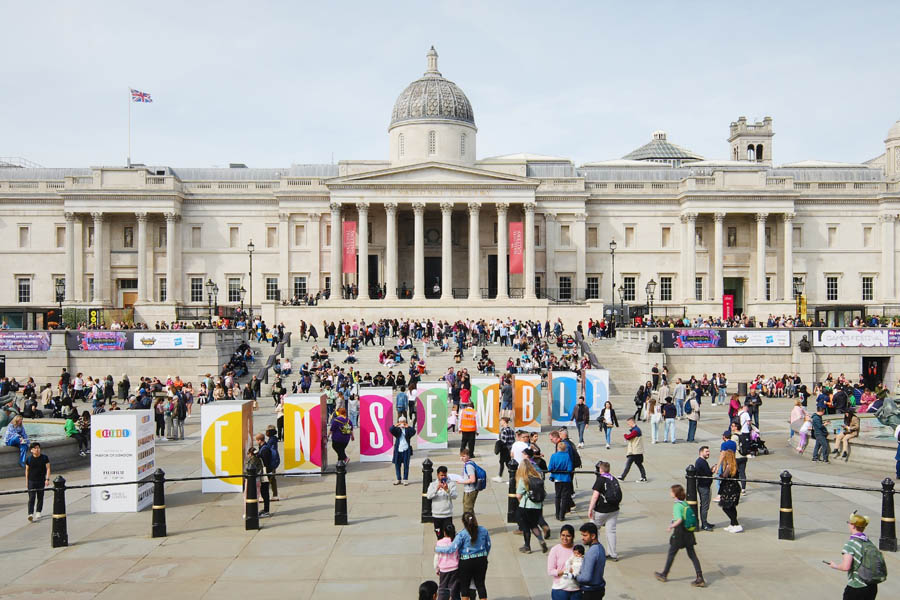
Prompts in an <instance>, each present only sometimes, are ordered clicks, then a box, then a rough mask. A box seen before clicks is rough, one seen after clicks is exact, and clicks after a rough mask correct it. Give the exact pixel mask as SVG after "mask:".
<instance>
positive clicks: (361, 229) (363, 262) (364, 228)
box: [356, 202, 369, 301]
mask: <svg viewBox="0 0 900 600" xmlns="http://www.w3.org/2000/svg"><path fill="white" fill-rule="evenodd" d="M356 210H357V212H358V214H359V226H358V227H357V234H358V235H357V236H356V240H357V244H356V247H357V248H358V250H357V256H358V257H359V258H358V259H357V261H356V262H357V267H356V285H357V287H359V299H360V300H363V301H365V300H368V299H369V203H368V202H357V203H356Z"/></svg>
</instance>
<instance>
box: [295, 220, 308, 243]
mask: <svg viewBox="0 0 900 600" xmlns="http://www.w3.org/2000/svg"><path fill="white" fill-rule="evenodd" d="M294 245H295V246H300V247H303V246H306V225H294Z"/></svg>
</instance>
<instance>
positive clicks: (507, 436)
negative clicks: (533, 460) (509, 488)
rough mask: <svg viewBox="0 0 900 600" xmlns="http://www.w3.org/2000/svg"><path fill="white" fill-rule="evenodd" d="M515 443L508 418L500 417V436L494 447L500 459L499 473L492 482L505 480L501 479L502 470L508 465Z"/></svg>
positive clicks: (514, 434)
mask: <svg viewBox="0 0 900 600" xmlns="http://www.w3.org/2000/svg"><path fill="white" fill-rule="evenodd" d="M515 441H516V433H515V432H514V431H513V429H512V427H510V426H509V418H507V417H502V418H501V419H500V434H499V436H498V439H497V442H496V444H495V447H496V449H497V451H498V452H497V454H498V456H499V457H500V472H499V473H498V474H497V476H496V477H493V478H492V481H496V482H497V483H503V482H504V481H505V480H504V479H503V468H504V467H506V466H507V465H508V464H509V458H510V456H511V454H510V453H511V452H512V446H513V444H514V443H515Z"/></svg>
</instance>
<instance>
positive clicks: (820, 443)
mask: <svg viewBox="0 0 900 600" xmlns="http://www.w3.org/2000/svg"><path fill="white" fill-rule="evenodd" d="M824 414H825V407H819V408H817V409H816V414H814V415H813V416H812V429H813V436H814V437H815V438H816V445H815V446H814V447H813V457H812V459H813V462H819V461H820V460H821V461H822V462H824V463H827V462H829V460H828V454H829V447H828V430H827V429H826V428H825V421H824V419H822V416H823V415H824ZM819 456H821V457H822V458H821V459H820V458H819Z"/></svg>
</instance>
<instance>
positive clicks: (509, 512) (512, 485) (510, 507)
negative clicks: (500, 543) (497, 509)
mask: <svg viewBox="0 0 900 600" xmlns="http://www.w3.org/2000/svg"><path fill="white" fill-rule="evenodd" d="M518 468H519V463H517V462H516V459H514V458H511V459H509V462H508V463H507V464H506V469H507V470H508V471H509V499H508V500H507V504H506V522H507V523H518V519H516V511H517V510H518V508H519V501H518V499H516V469H518Z"/></svg>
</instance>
